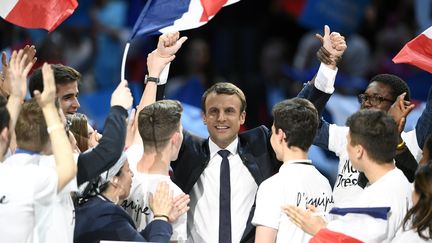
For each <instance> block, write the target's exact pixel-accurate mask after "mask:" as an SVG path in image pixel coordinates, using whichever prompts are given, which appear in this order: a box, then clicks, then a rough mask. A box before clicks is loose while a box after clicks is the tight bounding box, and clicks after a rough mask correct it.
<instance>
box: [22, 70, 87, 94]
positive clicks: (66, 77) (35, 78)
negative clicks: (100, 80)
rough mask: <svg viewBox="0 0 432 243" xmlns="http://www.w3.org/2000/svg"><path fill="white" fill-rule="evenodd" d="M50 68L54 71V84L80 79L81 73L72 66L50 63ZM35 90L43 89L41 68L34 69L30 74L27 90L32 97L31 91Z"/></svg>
mask: <svg viewBox="0 0 432 243" xmlns="http://www.w3.org/2000/svg"><path fill="white" fill-rule="evenodd" d="M51 68H52V69H53V71H54V80H55V84H56V85H66V84H70V83H73V82H78V81H79V80H80V79H81V74H80V73H79V72H78V71H77V70H75V69H73V68H72V67H69V66H65V65H62V64H51ZM35 90H39V91H40V92H41V93H42V91H43V77H42V68H38V69H36V70H34V71H33V73H32V75H31V76H30V80H29V91H30V95H31V96H32V97H33V91H35Z"/></svg>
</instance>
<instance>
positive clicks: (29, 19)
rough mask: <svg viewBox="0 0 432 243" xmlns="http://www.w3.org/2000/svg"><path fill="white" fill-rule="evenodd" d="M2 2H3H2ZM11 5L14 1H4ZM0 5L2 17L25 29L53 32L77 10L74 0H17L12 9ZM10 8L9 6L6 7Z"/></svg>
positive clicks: (76, 3)
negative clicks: (40, 29) (41, 29)
mask: <svg viewBox="0 0 432 243" xmlns="http://www.w3.org/2000/svg"><path fill="white" fill-rule="evenodd" d="M2 1H3V0H2ZM6 1H7V2H9V3H11V2H13V1H14V0H6ZM6 5H8V4H3V3H2V5H0V9H2V10H3V11H1V13H2V17H3V18H4V19H5V20H7V21H9V22H11V23H12V24H15V25H18V26H21V27H25V28H43V29H46V30H48V31H49V32H51V31H53V30H54V29H55V28H57V26H59V25H60V24H61V23H62V22H63V21H64V20H65V19H67V18H68V17H69V16H70V15H71V14H72V13H73V12H74V10H75V9H76V8H77V6H78V2H77V1H76V0H17V1H16V3H15V4H14V5H13V4H12V6H13V7H12V9H6V8H7V6H6ZM8 6H9V7H10V6H11V5H10V4H9V5H8Z"/></svg>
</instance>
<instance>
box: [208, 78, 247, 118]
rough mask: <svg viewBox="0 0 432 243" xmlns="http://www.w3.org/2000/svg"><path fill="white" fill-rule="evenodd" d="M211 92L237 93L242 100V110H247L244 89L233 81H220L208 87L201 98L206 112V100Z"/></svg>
mask: <svg viewBox="0 0 432 243" xmlns="http://www.w3.org/2000/svg"><path fill="white" fill-rule="evenodd" d="M211 93H216V94H226V95H237V97H239V99H240V101H241V107H240V112H244V111H246V96H245V95H244V93H243V91H242V90H241V89H240V88H239V87H237V86H235V85H234V84H232V83H226V82H219V83H215V84H214V85H212V86H211V87H210V88H208V89H207V90H206V91H205V92H204V94H203V96H202V98H201V110H202V111H203V112H204V113H205V112H206V107H205V102H206V100H207V96H208V95H209V94H211Z"/></svg>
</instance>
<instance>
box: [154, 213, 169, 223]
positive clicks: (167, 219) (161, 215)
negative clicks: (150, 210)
mask: <svg viewBox="0 0 432 243" xmlns="http://www.w3.org/2000/svg"><path fill="white" fill-rule="evenodd" d="M153 217H154V219H156V218H160V219H162V218H164V219H166V221H167V222H169V217H168V216H167V215H164V214H155V215H154V216H153Z"/></svg>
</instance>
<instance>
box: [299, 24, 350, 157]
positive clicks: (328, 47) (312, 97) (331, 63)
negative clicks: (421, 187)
mask: <svg viewBox="0 0 432 243" xmlns="http://www.w3.org/2000/svg"><path fill="white" fill-rule="evenodd" d="M316 36H317V38H318V39H319V40H320V41H321V43H322V44H323V46H322V47H321V48H320V50H319V51H318V53H317V57H318V59H319V60H320V61H321V65H320V68H319V70H318V72H317V74H316V76H315V77H314V78H313V79H312V80H311V81H309V82H308V83H307V84H305V86H304V87H303V89H302V90H301V91H300V93H299V94H298V97H300V98H306V99H308V100H309V101H311V102H312V104H314V106H315V108H316V109H317V111H318V114H319V116H320V117H321V114H322V112H323V111H324V108H325V106H326V104H327V101H328V100H329V99H330V96H331V94H332V93H333V91H334V81H335V78H336V73H337V63H338V61H339V60H340V58H341V57H342V55H343V53H344V52H345V50H346V48H347V46H346V43H345V38H344V37H343V36H341V35H340V34H339V33H337V32H332V33H331V32H330V28H329V27H328V26H327V25H326V26H324V36H321V35H320V34H316ZM328 139H329V124H328V123H327V122H326V121H325V120H323V119H321V123H320V127H319V129H318V132H317V135H316V137H315V140H314V144H315V145H317V146H319V147H321V148H323V149H328Z"/></svg>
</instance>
